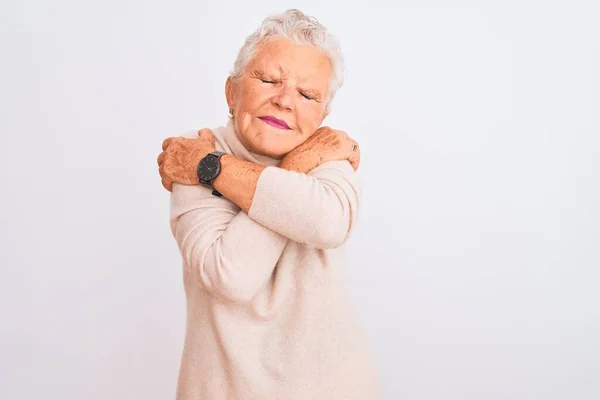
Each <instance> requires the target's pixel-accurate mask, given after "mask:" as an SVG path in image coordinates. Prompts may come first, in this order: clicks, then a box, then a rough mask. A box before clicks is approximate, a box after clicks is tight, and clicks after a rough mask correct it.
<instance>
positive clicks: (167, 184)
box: [161, 178, 173, 192]
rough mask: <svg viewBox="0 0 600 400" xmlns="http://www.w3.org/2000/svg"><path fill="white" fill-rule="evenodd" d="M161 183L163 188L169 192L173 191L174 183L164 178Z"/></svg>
mask: <svg viewBox="0 0 600 400" xmlns="http://www.w3.org/2000/svg"><path fill="white" fill-rule="evenodd" d="M161 183H162V185H163V187H164V188H165V189H167V190H168V191H169V192H172V191H173V182H171V181H170V180H168V179H166V178H162V179H161Z"/></svg>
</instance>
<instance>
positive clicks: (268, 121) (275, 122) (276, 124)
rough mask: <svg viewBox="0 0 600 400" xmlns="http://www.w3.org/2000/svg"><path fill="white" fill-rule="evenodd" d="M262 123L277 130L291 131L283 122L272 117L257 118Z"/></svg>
mask: <svg viewBox="0 0 600 400" xmlns="http://www.w3.org/2000/svg"><path fill="white" fill-rule="evenodd" d="M258 118H259V119H260V120H261V121H263V122H264V123H266V124H268V125H271V126H273V127H275V128H278V129H291V128H290V127H289V125H288V124H286V122H285V121H282V120H280V119H278V118H275V117H273V116H272V115H266V116H264V117H258Z"/></svg>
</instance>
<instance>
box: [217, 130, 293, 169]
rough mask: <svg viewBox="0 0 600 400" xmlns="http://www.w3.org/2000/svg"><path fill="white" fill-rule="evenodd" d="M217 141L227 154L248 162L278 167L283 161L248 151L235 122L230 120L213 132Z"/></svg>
mask: <svg viewBox="0 0 600 400" xmlns="http://www.w3.org/2000/svg"><path fill="white" fill-rule="evenodd" d="M213 132H214V135H215V138H216V140H217V141H218V142H219V143H220V144H221V146H222V147H223V148H224V151H225V152H228V153H231V154H233V155H236V156H238V157H240V158H243V159H244V160H246V161H251V162H253V163H257V164H262V165H266V166H277V165H278V164H279V162H280V161H281V160H277V159H274V158H271V157H267V156H263V155H260V154H256V153H252V152H250V151H248V150H247V149H246V148H245V147H244V145H243V144H242V142H241V141H240V139H239V137H238V135H237V132H236V129H235V124H234V123H233V120H231V119H230V120H228V121H227V124H226V125H225V126H221V127H218V128H216V129H214V130H213Z"/></svg>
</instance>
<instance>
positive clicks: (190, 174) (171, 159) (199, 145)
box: [156, 128, 216, 192]
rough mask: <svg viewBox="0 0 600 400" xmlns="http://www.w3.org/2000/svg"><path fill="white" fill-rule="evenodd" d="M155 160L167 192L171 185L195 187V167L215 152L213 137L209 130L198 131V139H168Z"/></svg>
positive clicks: (196, 182) (171, 188)
mask: <svg viewBox="0 0 600 400" xmlns="http://www.w3.org/2000/svg"><path fill="white" fill-rule="evenodd" d="M162 150H163V151H162V152H161V153H160V154H159V155H158V158H157V159H156V161H157V163H158V172H159V174H160V177H161V181H162V185H163V187H164V188H165V189H167V190H168V191H169V192H171V191H172V190H173V183H180V184H183V185H197V184H198V182H199V181H198V174H197V172H196V167H197V166H198V163H199V162H200V160H202V158H204V157H205V156H206V155H207V154H208V153H211V152H213V151H215V150H216V149H215V137H214V134H213V132H212V131H211V130H210V129H207V128H205V129H201V130H199V131H198V137H195V138H190V137H170V138H167V139H165V140H164V141H163V144H162Z"/></svg>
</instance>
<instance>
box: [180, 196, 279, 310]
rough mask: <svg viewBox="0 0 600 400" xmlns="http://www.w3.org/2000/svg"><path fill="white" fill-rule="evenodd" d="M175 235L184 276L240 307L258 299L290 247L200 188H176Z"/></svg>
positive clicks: (231, 205) (234, 207)
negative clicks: (283, 253)
mask: <svg viewBox="0 0 600 400" xmlns="http://www.w3.org/2000/svg"><path fill="white" fill-rule="evenodd" d="M171 230H172V232H173V235H174V237H175V239H176V241H177V244H178V246H179V250H180V252H181V255H182V258H183V264H184V268H185V269H186V271H187V272H188V273H190V274H191V276H192V277H193V278H194V279H195V280H196V281H197V282H198V283H199V284H200V285H201V286H202V287H203V288H205V289H206V290H208V291H209V292H211V293H213V294H214V295H216V296H217V297H220V298H222V299H225V300H228V301H232V302H236V303H244V302H248V301H250V300H251V299H252V298H253V297H254V296H255V295H256V293H258V291H259V290H260V288H261V287H262V286H263V285H264V284H265V283H266V282H267V281H268V280H269V278H270V276H271V274H272V272H273V270H274V268H275V266H276V264H277V261H278V260H279V258H280V256H281V253H282V252H283V249H284V247H285V245H286V243H287V238H286V237H284V236H283V235H281V234H279V233H276V232H274V231H272V230H271V229H268V228H266V227H264V226H262V225H260V224H259V223H258V222H256V221H254V220H252V219H251V218H250V217H249V216H248V215H247V214H246V213H245V212H243V211H241V210H240V209H239V208H238V207H237V206H236V205H235V204H233V203H231V202H230V201H228V200H226V199H224V198H221V197H216V196H213V195H212V193H211V190H210V189H208V188H205V187H204V186H201V185H195V186H186V185H178V184H174V185H173V192H172V195H171Z"/></svg>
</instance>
